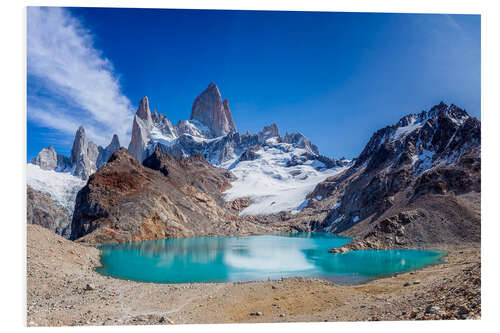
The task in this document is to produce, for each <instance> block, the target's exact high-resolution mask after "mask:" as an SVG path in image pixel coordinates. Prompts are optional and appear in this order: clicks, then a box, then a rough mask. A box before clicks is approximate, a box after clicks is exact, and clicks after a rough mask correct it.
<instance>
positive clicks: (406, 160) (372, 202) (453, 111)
mask: <svg viewBox="0 0 500 333" xmlns="http://www.w3.org/2000/svg"><path fill="white" fill-rule="evenodd" d="M480 132H481V124H480V122H479V121H478V120H477V119H475V118H472V117H470V116H469V115H468V114H467V113H466V112H465V111H464V110H462V109H460V108H458V107H457V106H455V105H451V106H447V105H446V104H444V103H441V104H439V105H436V106H434V107H433V108H432V109H431V110H430V111H428V112H427V111H424V112H422V113H419V114H413V115H408V116H405V117H403V118H402V119H401V120H400V121H399V122H398V123H397V124H395V125H393V126H388V127H385V128H383V129H381V130H379V131H377V132H376V133H375V134H374V135H373V136H372V137H371V139H370V140H369V142H368V144H367V145H366V146H365V148H364V150H363V151H362V153H361V154H360V156H359V157H358V158H357V159H356V161H355V163H354V165H353V166H352V167H350V168H349V169H347V170H346V171H345V172H343V173H342V174H339V175H338V176H335V177H332V178H331V179H327V180H326V181H324V182H323V183H321V184H319V185H318V186H317V187H316V189H315V191H314V192H313V193H312V194H311V195H310V197H311V198H313V197H315V196H322V197H324V199H323V200H322V202H321V203H317V206H318V207H325V208H326V209H327V214H326V216H325V217H324V219H323V220H322V221H320V223H318V224H316V228H319V229H324V230H327V231H331V232H340V233H343V234H345V235H348V236H354V237H358V239H359V237H361V238H363V237H365V236H366V235H368V234H369V235H370V236H366V237H368V238H369V239H370V240H371V241H370V242H368V241H367V242H368V243H370V244H378V245H377V246H382V245H383V244H385V243H384V242H380V239H379V237H382V236H383V235H382V233H381V232H383V231H384V230H385V229H384V228H385V227H384V225H385V224H386V223H387V221H388V220H387V219H389V220H391V218H392V216H399V214H400V213H403V212H405V211H407V210H409V209H411V210H418V211H419V212H423V217H419V218H418V219H417V220H416V221H417V222H416V223H415V224H414V225H415V227H414V228H415V230H414V232H411V233H410V234H408V235H407V239H406V241H405V242H404V244H403V243H401V242H400V241H396V240H395V238H394V239H393V242H392V243H391V244H388V243H387V244H385V245H384V246H399V245H401V246H403V245H405V244H406V245H408V244H410V245H412V246H418V245H420V244H422V243H423V242H439V241H442V242H459V241H460V242H465V241H467V240H477V239H478V238H479V235H480V212H479V210H478V209H477V208H478V207H477V203H476V204H474V205H475V207H472V208H471V207H469V204H468V203H467V202H463V201H462V200H461V199H460V198H462V197H467V198H470V200H472V201H473V202H476V201H477V200H476V199H475V198H479V197H480V191H481V189H480V184H481V176H480V170H481V157H480V145H481V142H480V137H481V134H480ZM468 200H469V199H468ZM328 205H331V206H329V207H328ZM331 207H334V208H331ZM450 207H454V208H453V209H451V208H450ZM458 211H460V212H462V216H468V219H467V220H464V219H463V218H462V217H460V216H457V214H456V212H458ZM386 220H387V221H386ZM383 221H385V222H383ZM456 221H461V223H462V224H461V225H456ZM435 224H440V225H441V226H442V227H441V228H436V227H435ZM412 225H413V224H412ZM424 225H425V226H426V227H425V228H426V229H428V230H434V231H435V234H430V233H427V232H421V231H420V229H419V228H420V227H422V226H424ZM377 226H379V227H377ZM463 227H464V228H465V227H467V228H469V229H470V230H471V232H470V233H469V234H467V233H463V232H462V230H463ZM380 228H381V229H380ZM425 228H424V229H425ZM417 229H418V230H419V231H418V233H416V231H417ZM443 229H447V230H448V231H444V230H443ZM449 231H451V232H449ZM370 232H371V233H370ZM384 237H386V236H384ZM398 237H399V238H401V236H398ZM399 238H398V239H399ZM363 239H364V238H363ZM375 239H378V240H379V241H377V242H375ZM400 240H401V239H400ZM367 242H365V243H363V244H364V245H363V246H366V247H367V248H369V245H367V244H368V243H367ZM400 243H401V244H400ZM358 245H359V244H358ZM360 246H361V245H360ZM374 246H375V245H374Z"/></svg>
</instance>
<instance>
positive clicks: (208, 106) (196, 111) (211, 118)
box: [190, 83, 236, 137]
mask: <svg viewBox="0 0 500 333" xmlns="http://www.w3.org/2000/svg"><path fill="white" fill-rule="evenodd" d="M190 119H191V120H197V121H199V122H200V123H202V124H203V125H205V126H207V127H208V128H209V129H210V131H211V133H212V135H213V137H219V136H224V135H227V134H229V133H232V132H236V126H235V125H234V121H233V116H232V115H231V110H230V109H229V101H228V100H227V99H225V100H224V101H222V97H221V94H220V91H219V88H218V87H217V86H216V85H215V84H214V83H210V84H209V86H208V87H207V89H205V91H203V92H202V93H201V94H200V95H199V96H198V97H196V99H195V100H194V103H193V108H192V110H191V118H190Z"/></svg>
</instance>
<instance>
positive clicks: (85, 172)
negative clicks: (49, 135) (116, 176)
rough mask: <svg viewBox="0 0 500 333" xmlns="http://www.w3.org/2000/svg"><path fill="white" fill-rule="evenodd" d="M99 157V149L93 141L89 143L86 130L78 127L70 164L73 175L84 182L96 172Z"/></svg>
mask: <svg viewBox="0 0 500 333" xmlns="http://www.w3.org/2000/svg"><path fill="white" fill-rule="evenodd" d="M98 156H99V149H98V148H97V145H96V144H95V143H93V142H92V141H90V142H89V141H87V136H86V134H85V129H84V128H83V126H80V127H78V130H77V131H76V133H75V140H74V141H73V147H72V148H71V155H70V163H71V165H72V166H73V174H74V175H75V176H78V177H80V178H82V179H84V180H86V179H87V178H89V176H90V175H91V174H92V173H94V172H95V171H96V169H97V168H96V161H97V158H98Z"/></svg>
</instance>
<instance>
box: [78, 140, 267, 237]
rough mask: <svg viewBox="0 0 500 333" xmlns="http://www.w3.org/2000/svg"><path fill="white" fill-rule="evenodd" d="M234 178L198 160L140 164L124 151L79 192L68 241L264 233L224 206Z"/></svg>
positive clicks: (154, 159) (157, 157) (158, 159)
mask: <svg viewBox="0 0 500 333" xmlns="http://www.w3.org/2000/svg"><path fill="white" fill-rule="evenodd" d="M233 177H234V176H233V175H232V174H231V172H229V171H228V170H226V169H222V168H217V167H214V166H212V165H210V164H209V163H207V162H206V161H205V159H204V157H203V156H201V155H198V154H194V155H191V156H189V157H186V158H182V159H178V158H176V157H173V156H170V155H165V154H163V153H162V152H161V150H160V149H159V148H157V149H156V150H155V151H154V153H153V154H152V155H151V156H149V157H148V158H146V159H145V160H144V162H143V164H141V163H139V161H138V160H137V159H135V158H134V157H133V156H132V155H130V154H129V153H128V151H127V150H126V149H124V148H122V149H120V150H119V151H116V152H115V153H113V155H112V156H111V158H110V159H109V161H108V163H106V164H105V165H104V166H103V167H102V168H100V169H99V170H98V171H97V172H96V173H94V174H93V175H91V176H90V178H89V180H88V182H87V185H85V187H84V188H83V189H82V190H81V191H80V192H79V193H78V196H77V198H76V205H75V211H74V214H73V220H72V228H71V239H73V240H78V241H82V242H89V243H99V244H102V243H109V242H127V241H139V240H145V239H160V238H166V237H170V238H176V237H190V236H200V235H234V234H245V233H259V232H260V233H263V232H269V231H270V230H266V229H265V228H264V227H261V226H258V225H256V224H253V223H251V222H248V221H242V220H240V219H239V218H238V217H237V216H236V215H234V214H232V213H231V212H230V211H229V210H227V209H226V208H225V207H224V200H223V194H222V192H223V191H224V190H226V189H227V188H228V187H230V181H231V180H232V179H233Z"/></svg>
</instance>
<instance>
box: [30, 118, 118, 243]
mask: <svg viewBox="0 0 500 333" xmlns="http://www.w3.org/2000/svg"><path fill="white" fill-rule="evenodd" d="M118 149H120V141H119V139H118V136H117V135H114V136H113V138H112V140H111V143H110V144H109V145H108V146H107V147H106V148H103V147H101V146H97V145H96V144H95V143H93V142H92V141H88V140H87V136H86V134H85V129H84V128H83V127H82V126H80V127H79V128H78V130H77V131H76V133H75V139H74V141H73V146H72V149H71V154H70V157H66V156H64V155H61V154H57V153H56V151H55V149H54V147H53V146H49V147H48V148H43V149H42V150H41V151H40V152H39V153H38V155H37V156H36V157H35V158H33V159H32V161H31V163H28V165H27V170H26V175H27V185H28V196H27V206H28V215H27V218H28V223H33V224H39V225H42V226H44V227H47V228H49V229H50V230H52V231H55V232H56V233H58V234H60V235H62V236H64V237H69V235H70V233H71V220H72V215H73V209H74V204H75V198H76V194H77V193H78V191H79V190H80V189H81V188H82V187H83V186H84V185H85V182H86V180H87V179H88V177H89V176H90V175H91V174H92V173H94V172H95V171H96V170H97V169H98V168H100V167H101V166H102V165H104V164H105V163H106V162H107V160H108V159H109V157H110V156H111V154H112V153H113V152H114V151H116V150H118Z"/></svg>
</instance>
